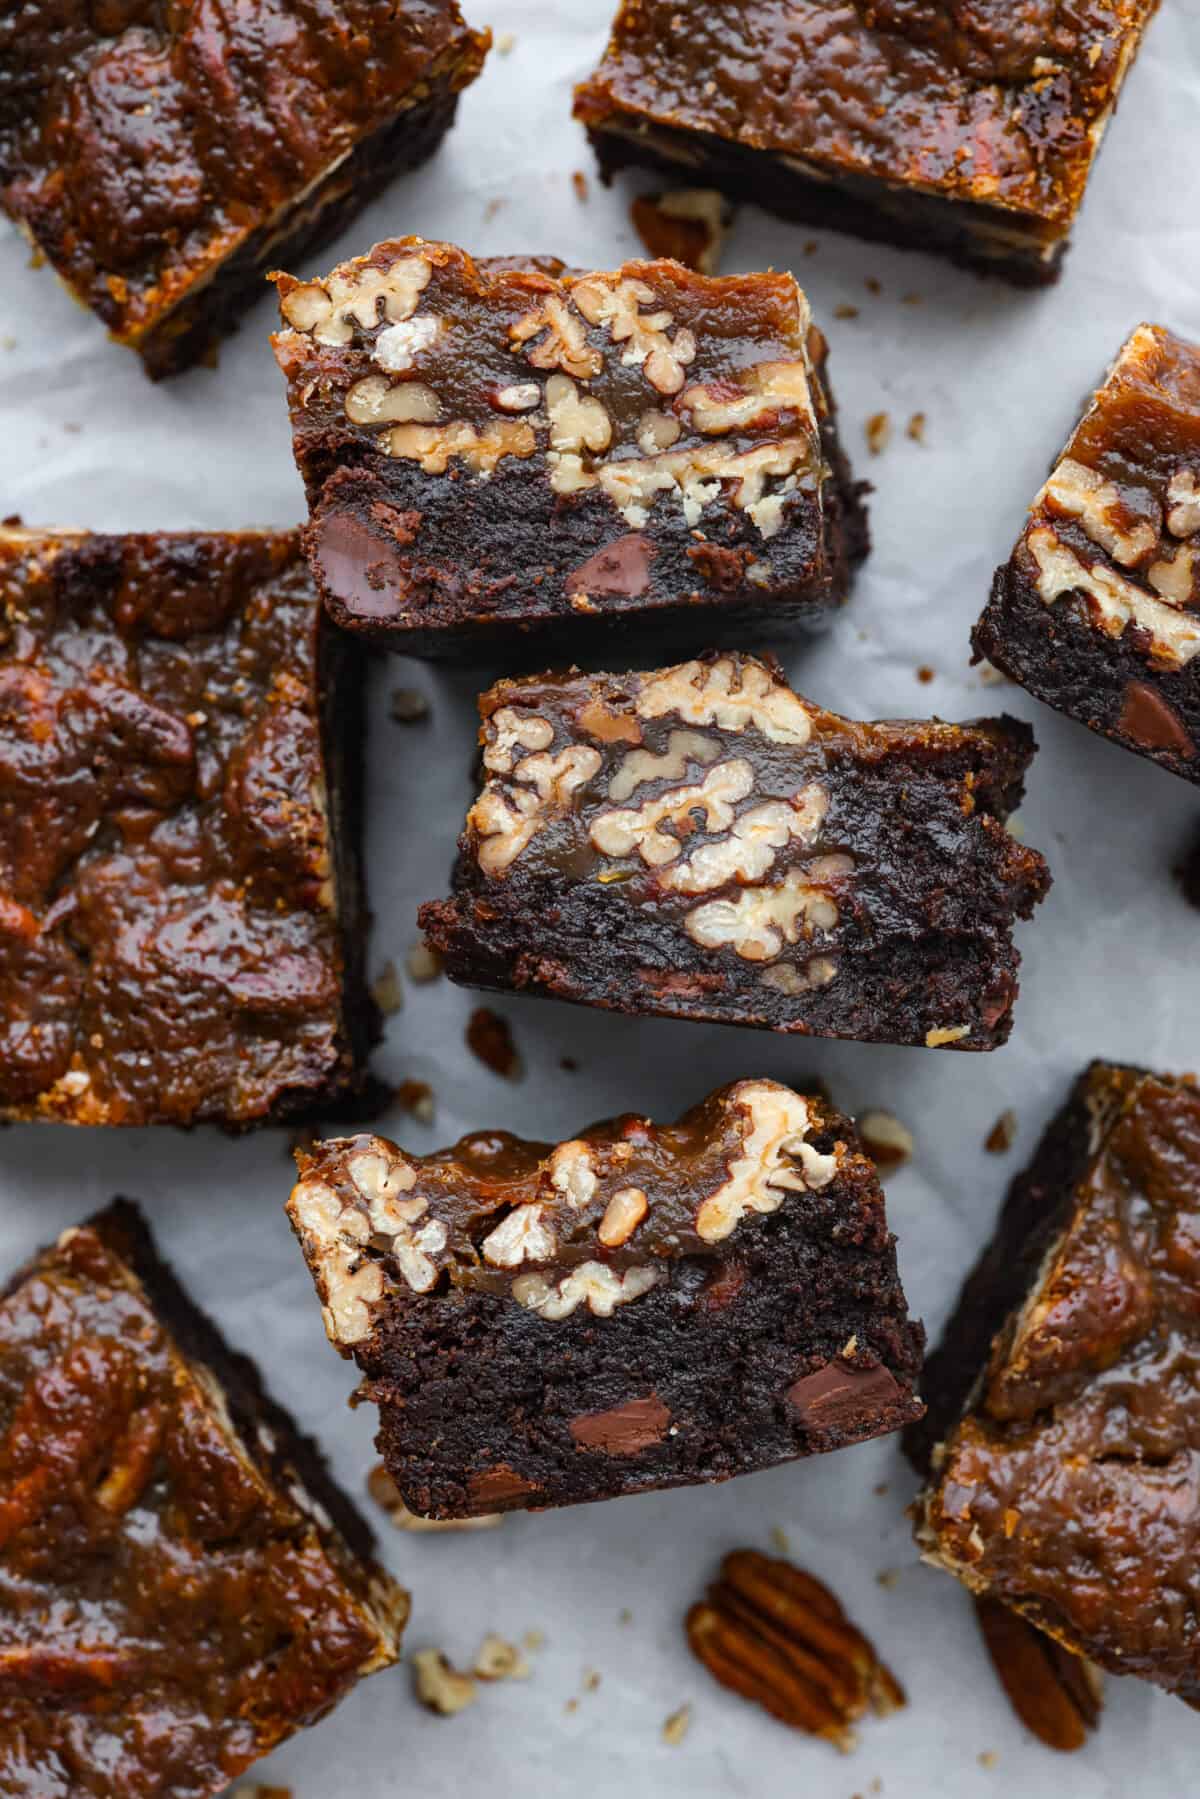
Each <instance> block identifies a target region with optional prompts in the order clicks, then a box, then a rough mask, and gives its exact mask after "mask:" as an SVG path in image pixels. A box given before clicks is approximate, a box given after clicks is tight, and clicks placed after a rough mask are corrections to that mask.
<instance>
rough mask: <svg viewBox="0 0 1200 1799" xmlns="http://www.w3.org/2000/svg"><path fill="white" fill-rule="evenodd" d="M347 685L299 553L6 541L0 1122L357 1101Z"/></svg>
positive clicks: (83, 535)
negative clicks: (355, 1098)
mask: <svg viewBox="0 0 1200 1799" xmlns="http://www.w3.org/2000/svg"><path fill="white" fill-rule="evenodd" d="M360 681H361V669H360V666H359V660H358V657H357V655H356V654H355V652H354V649H353V646H350V645H347V644H346V642H345V641H344V640H342V639H339V638H338V637H337V636H336V635H335V633H334V632H333V631H332V630H331V628H330V627H329V626H328V624H327V623H326V622H325V620H324V617H323V614H322V611H321V607H320V603H319V601H318V598H317V595H316V592H315V590H314V588H313V586H312V582H311V580H310V577H309V573H308V568H307V566H306V564H305V561H304V557H303V555H302V554H301V550H300V544H299V540H298V537H297V536H296V534H295V533H294V532H270V531H245V532H238V533H233V534H228V535H216V534H208V535H205V534H199V533H196V534H176V535H159V536H127V537H106V536H99V535H94V534H91V533H88V532H83V531H25V530H20V529H15V528H12V527H8V528H5V529H3V530H0V1119H4V1120H8V1121H10V1122H11V1121H16V1120H22V1119H50V1120H60V1121H62V1122H66V1123H71V1124H100V1125H109V1124H129V1125H136V1124H196V1123H201V1122H212V1123H217V1124H222V1125H226V1126H228V1127H230V1128H240V1127H244V1126H248V1125H252V1124H259V1123H263V1122H265V1121H272V1120H275V1119H280V1118H284V1117H290V1116H294V1115H297V1114H302V1113H311V1112H313V1111H314V1110H320V1109H323V1108H326V1107H328V1106H330V1105H331V1104H333V1103H334V1102H335V1101H337V1100H339V1099H341V1098H343V1097H347V1096H349V1095H351V1094H353V1093H354V1092H355V1091H357V1090H358V1088H359V1087H360V1086H361V1085H362V1083H363V1079H364V1074H365V1058H366V1051H367V1046H368V1041H369V1037H370V1034H371V1030H372V1028H373V1023H374V1011H373V1007H372V1006H371V1002H370V1000H369V998H368V997H367V995H366V992H365V988H364V984H363V975H362V957H363V944H364V938H365V911H364V906H363V898H362V892H361V886H360V879H359V867H358V837H359V833H360V817H359V813H360V787H361V781H360V768H359V763H360V754H361V731H362V707H361V700H360Z"/></svg>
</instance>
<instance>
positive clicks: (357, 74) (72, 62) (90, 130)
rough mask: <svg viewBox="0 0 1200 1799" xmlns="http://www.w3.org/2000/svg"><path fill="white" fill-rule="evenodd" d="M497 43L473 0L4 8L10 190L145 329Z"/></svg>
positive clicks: (52, 252) (54, 254)
mask: <svg viewBox="0 0 1200 1799" xmlns="http://www.w3.org/2000/svg"><path fill="white" fill-rule="evenodd" d="M488 42H489V38H488V35H487V34H486V33H483V34H476V33H472V32H469V31H468V30H467V29H466V27H465V26H464V24H463V21H462V17H461V14H460V12H459V9H458V5H457V3H456V0H401V3H400V4H396V0H342V3H341V4H339V5H338V6H336V7H328V6H324V5H321V4H319V0H256V4H255V5H253V6H221V5H217V4H213V3H212V0H173V3H172V4H170V5H167V4H165V3H164V0H118V3H117V4H115V5H108V6H96V5H89V4H85V0H60V3H58V4H51V0H30V3H29V4H26V5H23V6H15V7H8V8H6V9H5V11H4V16H3V17H0V202H2V203H3V205H4V206H5V207H6V208H7V209H8V211H9V212H10V213H11V214H12V215H13V217H14V218H15V219H17V221H18V222H19V223H20V224H21V225H22V226H23V227H24V228H25V229H26V230H27V231H28V232H29V234H30V236H31V237H32V238H33V239H34V240H35V241H36V242H37V243H38V244H39V246H40V247H41V248H42V249H43V250H44V251H45V253H46V255H47V256H48V257H49V259H50V261H51V262H52V263H53V264H54V266H55V268H56V269H57V270H58V272H59V274H60V275H62V276H63V278H64V279H65V280H66V281H67V282H68V283H69V284H70V285H71V286H72V287H73V288H74V289H75V290H76V291H77V292H78V293H79V294H80V296H81V297H82V298H83V299H84V300H85V301H86V302H87V303H88V304H89V305H90V306H92V307H94V309H95V310H96V311H97V312H98V313H99V315H100V317H101V318H102V319H103V320H104V321H105V323H106V324H107V325H109V326H110V328H111V329H113V330H114V331H116V332H118V333H119V334H120V335H121V336H123V337H127V338H129V339H130V340H131V341H134V342H136V341H137V340H138V339H139V338H140V337H141V336H142V335H144V333H145V332H146V331H147V330H149V329H150V327H152V326H153V325H154V324H155V323H156V322H157V321H158V320H160V319H161V318H162V317H163V315H164V314H166V313H168V312H169V311H170V310H171V308H172V307H173V306H174V305H175V303H176V302H177V301H178V300H179V299H180V298H181V297H182V295H183V294H184V293H185V292H186V290H187V289H188V288H189V287H190V286H191V285H192V284H193V283H194V282H196V281H198V280H201V279H203V278H204V277H205V275H206V274H207V273H208V272H209V271H210V270H211V269H212V268H213V267H214V266H215V265H216V264H218V263H220V262H222V261H224V260H225V259H227V258H228V257H229V256H231V255H232V254H233V253H234V252H235V251H236V250H237V249H238V248H239V246H240V245H242V244H243V243H244V242H245V241H246V239H247V238H248V237H250V236H251V234H252V233H254V232H257V231H263V230H265V231H267V232H270V231H271V229H272V228H273V226H274V225H275V224H276V223H277V222H281V221H282V218H283V215H284V214H285V213H286V211H287V209H288V208H289V207H290V206H291V205H293V204H294V203H295V202H296V201H298V200H300V199H301V198H302V197H303V196H304V194H305V193H306V191H307V190H308V189H309V188H310V187H312V186H313V185H314V183H315V182H316V181H317V180H318V179H319V178H320V176H321V175H322V174H323V173H324V172H325V171H326V170H328V169H329V168H331V167H332V166H333V165H335V164H336V163H338V162H340V161H341V160H342V159H343V158H344V157H345V156H346V155H348V153H349V152H350V151H351V150H352V149H353V148H354V146H355V145H356V144H357V143H358V142H359V141H360V140H361V139H362V138H364V137H366V136H367V135H368V134H369V133H370V132H371V131H373V130H374V129H375V128H376V127H378V126H380V125H382V124H384V123H385V122H386V121H388V120H390V119H391V118H393V117H394V116H395V115H396V114H397V113H399V112H401V111H402V110H403V109H404V108H405V107H406V106H410V105H415V104H416V103H417V102H418V101H419V100H420V99H422V98H423V97H425V96H426V95H427V93H428V87H429V83H431V82H433V81H436V80H439V79H448V80H449V81H450V83H451V84H452V85H453V86H456V87H457V86H463V85H465V84H466V83H467V82H468V81H470V80H472V79H473V78H474V76H475V75H476V74H477V73H478V71H479V67H480V64H481V63H482V60H483V56H484V54H485V52H486V49H487V45H488Z"/></svg>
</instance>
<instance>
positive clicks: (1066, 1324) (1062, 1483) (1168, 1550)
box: [920, 1071, 1200, 1703]
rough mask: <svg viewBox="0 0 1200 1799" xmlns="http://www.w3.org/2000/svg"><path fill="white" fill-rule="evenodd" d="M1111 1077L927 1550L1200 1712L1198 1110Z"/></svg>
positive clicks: (1181, 1099) (964, 1439)
mask: <svg viewBox="0 0 1200 1799" xmlns="http://www.w3.org/2000/svg"><path fill="white" fill-rule="evenodd" d="M1101 1072H1107V1074H1108V1075H1109V1076H1110V1077H1111V1080H1110V1083H1109V1084H1110V1086H1111V1087H1112V1093H1111V1096H1110V1097H1108V1098H1106V1096H1105V1093H1104V1092H1103V1091H1102V1085H1103V1084H1102V1083H1101V1086H1100V1087H1097V1086H1096V1077H1095V1076H1094V1077H1093V1089H1094V1092H1095V1095H1096V1098H1095V1109H1096V1116H1097V1119H1098V1125H1097V1136H1098V1137H1099V1138H1100V1141H1099V1142H1098V1143H1097V1145H1096V1149H1095V1154H1094V1157H1093V1159H1092V1161H1091V1164H1090V1166H1089V1167H1088V1169H1087V1171H1086V1173H1085V1174H1084V1176H1083V1178H1082V1179H1081V1180H1080V1182H1079V1184H1078V1186H1077V1188H1076V1190H1075V1194H1074V1199H1073V1203H1072V1206H1071V1209H1070V1213H1069V1215H1068V1218H1067V1220H1066V1224H1065V1228H1064V1230H1063V1232H1062V1234H1061V1235H1060V1236H1059V1237H1058V1238H1057V1240H1056V1241H1055V1243H1054V1244H1053V1245H1052V1247H1051V1249H1050V1251H1049V1254H1048V1256H1047V1259H1046V1261H1045V1263H1044V1265H1043V1268H1042V1271H1041V1274H1040V1276H1039V1279H1038V1281H1037V1284H1036V1286H1035V1288H1034V1289H1033V1291H1032V1292H1031V1293H1030V1295H1029V1297H1028V1298H1027V1300H1026V1302H1025V1304H1024V1306H1023V1307H1022V1309H1021V1310H1020V1311H1019V1312H1018V1313H1016V1314H1015V1315H1014V1316H1013V1317H1012V1318H1010V1320H1009V1323H1008V1325H1007V1326H1006V1328H1005V1329H1004V1331H1003V1332H1002V1333H1001V1334H1000V1335H999V1336H998V1337H997V1339H996V1341H995V1343H994V1345H993V1348H992V1353H991V1358H990V1361H989V1364H988V1367H987V1370H986V1373H985V1375H984V1377H983V1381H982V1386H981V1388H980V1390H979V1392H978V1394H977V1397H976V1398H975V1400H974V1401H973V1402H972V1403H971V1404H970V1405H969V1407H968V1410H967V1412H966V1414H965V1416H964V1417H963V1419H962V1421H961V1422H960V1423H959V1424H958V1425H957V1426H956V1428H955V1429H954V1430H953V1431H952V1432H951V1433H950V1435H949V1437H948V1439H947V1441H946V1443H945V1445H944V1447H943V1449H942V1450H941V1451H940V1452H939V1454H938V1455H937V1456H936V1457H935V1463H936V1466H937V1469H938V1473H937V1478H936V1481H935V1484H934V1486H933V1488H932V1489H931V1491H930V1493H929V1494H928V1496H927V1498H926V1501H925V1510H924V1520H923V1526H922V1530H921V1533H920V1534H921V1536H922V1540H923V1542H924V1545H925V1547H926V1549H927V1552H928V1553H929V1554H930V1556H931V1559H935V1560H938V1561H941V1562H943V1563H945V1564H946V1565H947V1566H949V1567H950V1568H951V1569H952V1570H953V1571H954V1572H955V1573H957V1574H959V1575H960V1577H961V1578H962V1579H964V1580H965V1581H966V1582H967V1583H968V1584H969V1585H971V1586H974V1587H977V1588H979V1589H981V1590H982V1589H986V1590H988V1591H990V1592H992V1593H994V1594H996V1595H997V1596H998V1597H1000V1598H1003V1599H1005V1600H1006V1601H1007V1602H1009V1603H1010V1604H1015V1605H1017V1606H1019V1607H1020V1608H1021V1609H1022V1610H1024V1611H1026V1612H1027V1613H1028V1614H1029V1615H1030V1616H1031V1617H1032V1618H1033V1619H1034V1620H1035V1621H1036V1622H1038V1623H1040V1624H1042V1625H1043V1626H1045V1627H1046V1628H1047V1629H1049V1630H1050V1631H1051V1632H1052V1633H1053V1634H1055V1635H1056V1636H1058V1637H1059V1638H1060V1639H1061V1640H1062V1641H1063V1642H1064V1643H1065V1644H1067V1646H1068V1647H1071V1648H1074V1649H1076V1650H1079V1651H1081V1652H1082V1653H1085V1654H1087V1655H1089V1656H1091V1657H1092V1658H1093V1659H1095V1660H1098V1661H1101V1662H1104V1663H1106V1665H1107V1666H1109V1667H1110V1668H1113V1669H1115V1670H1116V1671H1118V1672H1121V1673H1130V1674H1143V1675H1145V1676H1147V1677H1148V1678H1150V1679H1152V1680H1155V1681H1157V1682H1159V1683H1160V1684H1161V1685H1163V1686H1166V1687H1169V1688H1171V1689H1173V1690H1175V1691H1176V1692H1178V1693H1179V1694H1180V1695H1181V1696H1182V1697H1184V1698H1186V1699H1189V1700H1191V1701H1192V1702H1193V1703H1195V1702H1196V1701H1197V1700H1200V1334H1198V1330H1197V1322H1198V1320H1200V1093H1198V1092H1197V1091H1196V1089H1195V1088H1194V1087H1193V1086H1192V1085H1190V1084H1188V1083H1183V1082H1172V1081H1169V1080H1160V1079H1158V1078H1156V1077H1154V1076H1146V1077H1144V1078H1138V1077H1136V1076H1133V1077H1127V1076H1126V1073H1125V1071H1101ZM1113 1101H1115V1104H1116V1106H1117V1108H1118V1112H1119V1115H1118V1117H1117V1119H1116V1122H1115V1123H1113V1124H1112V1126H1111V1129H1108V1130H1107V1131H1106V1130H1105V1124H1106V1122H1107V1121H1106V1120H1105V1119H1104V1118H1103V1116H1102V1112H1103V1108H1104V1107H1105V1106H1106V1105H1108V1104H1110V1103H1112V1102H1113Z"/></svg>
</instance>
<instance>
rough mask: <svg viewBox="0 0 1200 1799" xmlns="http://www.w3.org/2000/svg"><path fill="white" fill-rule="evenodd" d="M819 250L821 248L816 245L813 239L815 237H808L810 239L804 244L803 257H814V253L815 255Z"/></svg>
mask: <svg viewBox="0 0 1200 1799" xmlns="http://www.w3.org/2000/svg"><path fill="white" fill-rule="evenodd" d="M820 248H821V246H820V244H819V243H818V242H817V240H816V238H815V237H810V238H809V240H808V242H807V243H806V244H805V246H804V254H805V255H806V256H815V255H816V253H817V251H818V250H819V249H820Z"/></svg>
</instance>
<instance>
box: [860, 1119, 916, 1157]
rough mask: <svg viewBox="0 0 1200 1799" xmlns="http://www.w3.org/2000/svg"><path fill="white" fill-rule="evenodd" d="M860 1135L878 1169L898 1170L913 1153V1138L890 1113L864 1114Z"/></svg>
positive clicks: (861, 1120) (905, 1127)
mask: <svg viewBox="0 0 1200 1799" xmlns="http://www.w3.org/2000/svg"><path fill="white" fill-rule="evenodd" d="M858 1134H859V1136H860V1137H861V1138H862V1140H863V1143H864V1145H865V1147H866V1150H867V1153H868V1155H869V1156H870V1157H871V1159H872V1161H873V1162H874V1163H875V1165H876V1167H877V1168H898V1167H899V1166H900V1165H901V1163H903V1162H907V1161H908V1159H909V1157H910V1156H911V1155H912V1153H913V1148H914V1144H913V1136H912V1132H911V1131H910V1130H909V1129H908V1128H907V1126H905V1125H903V1124H901V1122H900V1120H899V1119H898V1118H893V1116H892V1114H891V1113H890V1112H864V1113H863V1114H862V1117H861V1118H860V1119H859V1120H858Z"/></svg>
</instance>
